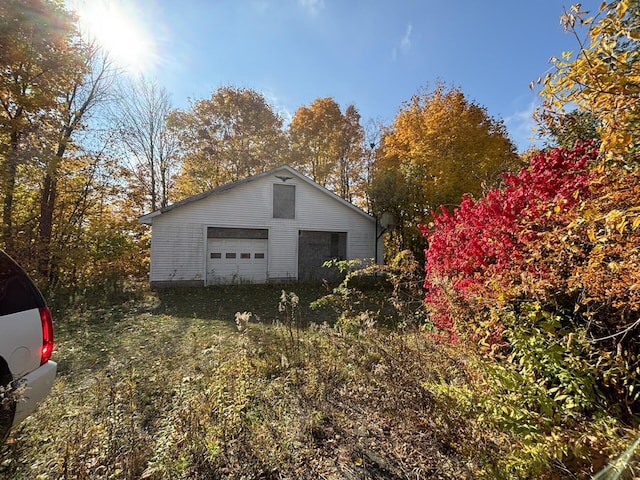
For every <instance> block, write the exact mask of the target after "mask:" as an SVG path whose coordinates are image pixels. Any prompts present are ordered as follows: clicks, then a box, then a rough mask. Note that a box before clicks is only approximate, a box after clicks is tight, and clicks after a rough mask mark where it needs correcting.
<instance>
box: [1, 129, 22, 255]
mask: <svg viewBox="0 0 640 480" xmlns="http://www.w3.org/2000/svg"><path fill="white" fill-rule="evenodd" d="M19 139H20V133H19V132H16V131H14V132H11V140H10V142H11V147H10V150H9V155H8V159H7V169H6V177H5V179H4V202H3V210H2V240H3V241H4V249H5V250H6V252H7V253H8V254H9V255H12V254H14V253H15V242H14V239H13V223H12V217H13V194H14V191H15V188H16V173H17V171H18V141H19Z"/></svg>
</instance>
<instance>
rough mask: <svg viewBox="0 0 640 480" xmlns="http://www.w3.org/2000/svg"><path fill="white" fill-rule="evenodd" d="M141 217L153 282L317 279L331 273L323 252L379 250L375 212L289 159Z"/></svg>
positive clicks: (363, 255)
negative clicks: (286, 163) (319, 181)
mask: <svg viewBox="0 0 640 480" xmlns="http://www.w3.org/2000/svg"><path fill="white" fill-rule="evenodd" d="M138 221H139V222H141V223H144V224H147V225H151V271H150V282H151V285H152V286H153V287H170V286H205V285H216V284H237V283H270V282H278V283H280V282H296V281H302V282H317V281H321V280H322V279H325V278H328V279H330V278H331V277H332V276H333V275H334V273H335V272H333V271H332V270H329V269H327V268H325V267H322V264H323V263H324V262H325V261H327V260H330V259H334V258H335V259H340V260H345V259H348V260H351V259H361V260H363V261H369V262H370V261H372V260H373V258H374V257H375V256H376V254H377V256H378V259H377V260H378V261H379V260H380V259H381V258H382V242H381V240H380V239H377V237H378V235H377V233H376V221H375V218H374V217H373V216H371V215H369V214H368V213H366V212H364V211H363V210H361V209H359V208H357V207H356V206H354V205H353V204H351V203H349V202H347V201H346V200H344V199H342V198H340V197H339V196H337V195H335V194H334V193H332V192H330V191H329V190H327V189H326V188H324V187H322V186H321V185H319V184H317V183H315V182H313V181H312V180H310V179H309V178H307V177H306V176H304V175H302V174H300V173H298V172H297V171H296V170H294V169H292V168H291V167H289V166H281V167H278V168H275V169H273V170H270V171H267V172H264V173H261V174H258V175H255V176H253V177H249V178H247V179H244V180H240V181H237V182H234V183H230V184H227V185H223V186H220V187H218V188H214V189H213V190H209V191H207V192H204V193H202V194H200V195H196V196H193V197H189V198H187V199H185V200H182V201H180V202H177V203H175V204H173V205H169V206H167V207H165V208H163V209H160V210H156V211H154V212H151V213H149V214H146V215H143V216H141V217H140V218H139V219H138ZM376 243H378V246H377V248H376Z"/></svg>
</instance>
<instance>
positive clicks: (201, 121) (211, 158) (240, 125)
mask: <svg viewBox="0 0 640 480" xmlns="http://www.w3.org/2000/svg"><path fill="white" fill-rule="evenodd" d="M169 122H170V126H171V128H172V129H173V130H174V131H175V132H176V134H177V135H178V137H179V139H180V146H181V150H182V155H183V158H182V169H181V171H180V174H179V176H178V178H177V185H176V189H177V190H178V194H179V195H181V196H188V195H194V194H197V193H200V192H203V191H206V190H209V189H211V188H214V187H217V186H219V185H222V184H224V183H227V182H232V181H236V180H239V179H241V178H244V177H247V176H250V175H255V174H257V173H260V172H263V171H265V170H268V169H269V168H272V167H274V166H276V165H278V164H280V163H283V162H282V160H283V158H284V152H285V151H286V150H285V148H286V142H285V136H284V133H283V130H282V124H283V122H282V118H280V116H279V115H277V114H276V113H275V112H274V111H273V108H272V107H271V106H270V105H269V104H268V103H267V101H266V100H265V98H264V96H263V95H262V94H260V93H258V92H256V91H254V90H251V89H246V88H235V87H221V88H219V89H218V90H217V91H216V92H215V93H214V94H213V95H212V96H211V98H210V99H206V100H198V101H195V102H192V104H191V107H190V108H189V109H188V110H178V111H174V112H173V113H172V114H171V115H170V117H169Z"/></svg>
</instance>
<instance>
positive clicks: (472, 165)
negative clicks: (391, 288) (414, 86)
mask: <svg viewBox="0 0 640 480" xmlns="http://www.w3.org/2000/svg"><path fill="white" fill-rule="evenodd" d="M517 163H518V156H517V154H516V149H515V146H514V144H513V143H512V142H511V140H510V139H509V137H508V135H507V132H506V129H505V126H504V124H503V122H502V121H500V120H496V119H494V118H492V117H491V116H490V115H489V114H488V112H487V110H486V109H485V108H484V107H482V106H480V105H478V104H477V103H475V102H473V101H470V100H468V99H467V98H466V97H465V95H464V94H463V93H462V91H461V90H460V89H458V88H454V87H451V88H448V87H447V86H446V85H444V84H442V83H438V84H437V85H436V88H435V89H434V90H433V91H431V92H426V91H425V92H422V93H421V94H419V95H415V96H414V97H413V98H412V99H411V100H410V101H409V102H406V103H405V104H404V105H403V106H402V108H401V109H400V111H399V112H398V114H397V116H396V118H395V120H394V122H393V124H392V125H391V126H390V127H388V128H387V129H385V131H384V133H383V135H382V138H381V140H380V145H379V147H378V149H377V150H376V156H375V164H374V168H373V179H372V186H371V188H370V197H371V203H372V206H373V210H374V212H376V213H377V214H380V213H382V212H384V211H389V212H391V213H393V215H394V217H395V218H396V220H397V222H398V226H399V230H398V232H399V234H400V236H401V237H402V238H401V240H400V243H401V245H400V248H401V249H405V248H409V249H412V250H413V251H414V253H416V254H418V253H419V252H420V250H421V249H422V244H423V240H422V238H421V234H420V232H419V230H418V228H417V225H418V224H420V223H426V222H427V221H428V219H429V218H430V215H431V212H432V211H433V210H435V209H436V208H438V206H439V205H447V207H452V206H455V205H457V204H458V203H459V202H460V199H461V198H462V195H463V194H470V195H472V196H474V197H476V196H478V195H480V194H481V193H482V191H483V188H486V187H487V186H491V185H493V184H494V183H495V182H497V181H499V180H500V174H501V173H502V172H504V171H507V170H510V169H511V168H512V167H513V166H514V165H516V164H517Z"/></svg>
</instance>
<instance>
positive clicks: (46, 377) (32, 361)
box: [0, 250, 57, 442]
mask: <svg viewBox="0 0 640 480" xmlns="http://www.w3.org/2000/svg"><path fill="white" fill-rule="evenodd" d="M52 352H53V322H52V320H51V312H50V311H49V308H48V307H47V304H46V302H45V300H44V297H43V296H42V294H41V293H40V291H39V290H38V288H37V287H36V286H35V284H34V283H33V281H32V280H31V279H30V278H29V276H28V275H27V274H26V273H25V271H24V270H23V269H22V268H20V267H19V266H18V264H17V263H16V262H15V261H14V260H13V259H11V257H9V256H8V255H7V254H6V253H4V252H3V251H1V250H0V442H4V441H5V440H6V438H7V436H8V435H9V432H10V431H11V428H13V427H15V426H16V425H18V424H19V423H20V422H21V421H22V420H24V419H25V418H26V417H27V416H28V415H29V414H30V413H32V412H33V411H34V410H35V408H36V406H37V405H38V403H40V402H41V401H42V400H43V399H44V398H45V397H46V396H47V394H48V393H49V391H50V390H51V387H52V385H53V382H54V380H55V377H56V368H57V365H56V363H55V362H52V361H51V360H50V358H51V353H52Z"/></svg>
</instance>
